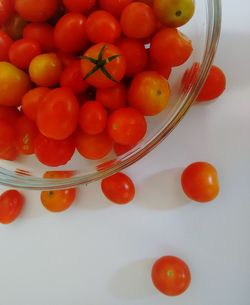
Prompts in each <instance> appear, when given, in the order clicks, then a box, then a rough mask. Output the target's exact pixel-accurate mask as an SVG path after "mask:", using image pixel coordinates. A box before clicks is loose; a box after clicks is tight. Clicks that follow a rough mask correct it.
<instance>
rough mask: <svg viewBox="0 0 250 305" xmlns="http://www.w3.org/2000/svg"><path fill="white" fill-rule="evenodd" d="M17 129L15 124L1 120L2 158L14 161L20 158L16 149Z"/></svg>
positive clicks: (0, 154) (0, 142)
mask: <svg viewBox="0 0 250 305" xmlns="http://www.w3.org/2000/svg"><path fill="white" fill-rule="evenodd" d="M16 137H17V134H16V128H15V122H10V121H9V122H8V121H6V120H5V119H1V120H0V158H1V159H3V160H9V161H14V160H16V158H17V156H18V151H17V148H16V142H15V141H16Z"/></svg>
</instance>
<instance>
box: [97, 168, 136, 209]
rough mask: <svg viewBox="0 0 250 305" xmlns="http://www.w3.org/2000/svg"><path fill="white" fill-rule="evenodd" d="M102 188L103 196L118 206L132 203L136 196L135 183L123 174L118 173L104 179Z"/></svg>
mask: <svg viewBox="0 0 250 305" xmlns="http://www.w3.org/2000/svg"><path fill="white" fill-rule="evenodd" d="M101 188H102V192H103V194H104V195H105V196H106V197H107V198H108V199H109V200H110V201H112V202H113V203H116V204H127V203H129V202H131V201H132V200H133V199H134V196H135V186H134V183H133V181H132V180H131V179H130V178H129V177H128V176H127V175H125V174H123V173H117V174H114V175H112V176H110V177H108V178H105V179H103V180H102V183H101Z"/></svg>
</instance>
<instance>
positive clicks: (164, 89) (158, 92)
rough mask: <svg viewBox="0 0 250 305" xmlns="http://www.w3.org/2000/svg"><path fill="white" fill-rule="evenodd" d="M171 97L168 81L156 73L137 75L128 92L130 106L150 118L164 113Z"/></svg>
mask: <svg viewBox="0 0 250 305" xmlns="http://www.w3.org/2000/svg"><path fill="white" fill-rule="evenodd" d="M169 96H170V87H169V84H168V81H167V80H166V79H165V78H164V77H162V76H161V75H160V74H159V73H158V72H154V71H144V72H141V73H140V74H137V75H136V76H135V77H134V79H133V80H132V83H131V85H130V87H129V90H128V101H129V104H130V105H131V106H132V107H134V108H135V109H137V110H139V111H140V112H141V113H142V114H143V115H149V116H151V115H156V114H158V113H160V112H161V111H163V110H164V109H165V108H166V107H167V105H168V101H169Z"/></svg>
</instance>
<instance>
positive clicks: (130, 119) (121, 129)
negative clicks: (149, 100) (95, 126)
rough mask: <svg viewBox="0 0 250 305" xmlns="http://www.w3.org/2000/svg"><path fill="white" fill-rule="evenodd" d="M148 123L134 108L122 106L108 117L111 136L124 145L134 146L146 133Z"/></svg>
mask: <svg viewBox="0 0 250 305" xmlns="http://www.w3.org/2000/svg"><path fill="white" fill-rule="evenodd" d="M146 131H147V123H146V120H145V118H144V116H143V115H142V114H141V113H140V112H139V111H138V110H136V109H134V108H131V107H129V108H120V109H118V110H115V111H114V112H112V113H111V115H110V117H109V119H108V132H109V135H110V137H111V138H112V139H113V140H114V141H115V142H117V143H119V144H122V145H130V146H133V145H135V144H137V143H138V142H139V141H140V140H141V139H142V138H143V137H144V136H145V134H146Z"/></svg>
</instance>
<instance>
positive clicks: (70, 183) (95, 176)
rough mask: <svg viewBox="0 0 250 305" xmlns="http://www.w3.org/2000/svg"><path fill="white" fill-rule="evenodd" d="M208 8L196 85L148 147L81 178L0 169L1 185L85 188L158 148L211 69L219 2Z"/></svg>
mask: <svg viewBox="0 0 250 305" xmlns="http://www.w3.org/2000/svg"><path fill="white" fill-rule="evenodd" d="M207 6H208V7H207V12H208V14H209V18H208V26H207V33H206V34H207V39H206V49H205V52H204V54H203V59H202V61H201V65H200V70H199V73H198V74H197V81H196V82H195V84H194V86H192V88H190V91H189V92H188V94H186V96H185V98H184V101H183V104H182V106H181V107H180V109H179V110H178V111H175V113H174V115H173V116H172V118H171V120H170V122H169V123H168V124H167V126H165V127H164V128H163V129H162V130H161V131H160V132H159V133H157V134H156V135H155V136H154V137H153V138H152V139H151V140H150V141H148V143H147V144H146V145H145V146H144V147H143V148H142V149H137V150H135V152H133V153H132V154H131V155H128V156H127V157H125V158H124V159H123V160H120V159H118V161H115V160H114V163H113V164H112V161H110V162H108V163H109V165H112V166H110V167H109V166H106V168H105V166H104V167H103V168H102V169H100V171H96V172H95V173H91V174H88V175H84V176H73V177H70V178H64V179H43V178H38V177H32V176H29V175H18V174H16V173H15V172H11V171H9V170H7V169H4V168H2V167H0V184H2V185H4V186H8V187H15V188H23V189H33V190H46V189H63V188H71V187H75V186H78V185H82V184H88V183H90V182H94V181H97V180H100V179H103V178H105V177H107V176H110V175H112V174H115V173H117V172H119V171H122V170H123V169H125V168H127V167H128V166H130V165H132V164H134V163H135V162H136V161H138V160H140V159H141V158H143V157H144V156H145V155H147V154H148V153H149V152H150V151H151V150H153V149H154V148H155V147H156V146H157V145H159V144H160V143H161V142H162V141H163V140H164V139H165V138H166V136H167V135H168V134H169V133H170V132H172V131H173V129H174V128H175V127H176V126H177V125H178V123H179V122H180V121H181V119H182V118H183V117H184V115H185V114H186V113H187V111H188V110H189V108H190V107H191V106H192V104H193V103H194V101H195V99H196V98H197V96H198V94H199V92H200V90H201V88H202V86H203V84H204V82H205V80H206V77H207V75H208V72H209V70H210V68H211V66H212V63H213V60H214V56H215V53H216V50H217V46H218V42H219V38H220V33H221V0H207ZM107 165H108V164H107ZM51 170H56V169H51Z"/></svg>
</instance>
